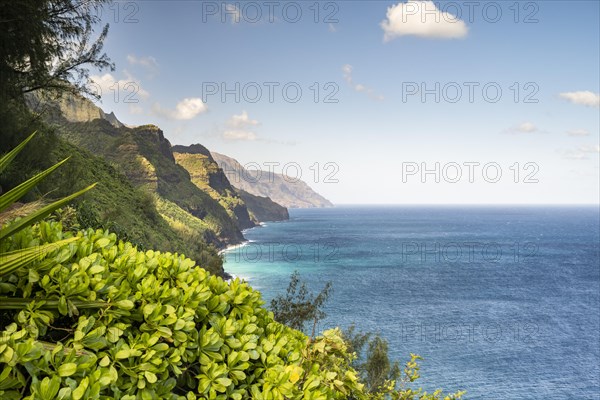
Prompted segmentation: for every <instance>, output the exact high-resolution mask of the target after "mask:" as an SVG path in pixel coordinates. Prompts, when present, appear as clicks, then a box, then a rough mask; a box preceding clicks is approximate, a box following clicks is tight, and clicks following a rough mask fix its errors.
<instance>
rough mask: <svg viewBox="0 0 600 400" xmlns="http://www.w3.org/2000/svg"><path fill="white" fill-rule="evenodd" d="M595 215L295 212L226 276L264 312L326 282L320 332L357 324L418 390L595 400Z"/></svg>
mask: <svg viewBox="0 0 600 400" xmlns="http://www.w3.org/2000/svg"><path fill="white" fill-rule="evenodd" d="M599 218H600V217H599V211H598V207H482V206H480V207H416V206H415V207H367V206H364V207H336V208H332V209H295V210H290V221H287V222H281V223H267V224H266V226H265V227H261V228H254V229H251V230H248V231H246V232H245V237H246V238H247V239H248V240H250V241H251V242H250V243H248V244H247V245H245V246H243V247H239V248H237V249H233V250H230V251H228V252H227V254H226V264H225V270H226V271H227V272H229V273H232V274H234V275H236V276H239V277H240V278H243V279H246V280H247V281H249V282H250V283H251V284H252V286H253V287H255V288H256V289H258V290H260V291H261V292H262V294H263V298H264V299H265V300H266V301H267V302H268V301H269V300H270V299H271V298H272V297H274V296H276V295H277V294H280V293H283V292H284V291H285V289H286V287H287V283H288V282H289V276H290V274H291V273H292V272H293V271H294V270H298V271H299V272H300V273H301V276H302V278H303V279H305V280H306V281H307V282H308V283H309V285H310V287H311V288H313V290H315V291H318V290H319V289H320V288H321V287H322V286H323V285H324V283H325V282H327V281H332V282H333V285H334V293H333V296H332V298H331V300H330V302H329V304H328V305H327V308H326V312H327V313H328V316H327V319H326V320H325V321H323V322H322V323H320V326H319V329H321V330H322V329H327V328H328V327H333V326H341V327H346V326H348V325H350V324H351V323H353V322H354V323H355V324H356V325H357V327H358V328H359V329H362V330H366V331H376V332H379V333H380V334H381V335H383V336H384V337H385V338H386V339H387V340H388V341H389V343H390V348H391V349H392V355H393V357H394V358H396V359H398V360H401V361H404V360H406V359H407V357H408V354H409V353H410V352H413V353H417V354H420V355H421V356H423V357H424V358H425V361H424V362H423V364H422V370H421V372H422V376H423V378H422V379H421V380H420V382H421V385H422V386H423V387H424V388H426V389H428V390H433V389H435V388H436V387H438V386H439V387H443V388H446V389H448V390H456V389H463V390H467V392H468V393H467V396H466V398H467V399H600V322H599V319H600V261H599V240H600V239H599V229H600V228H599V225H600V221H599Z"/></svg>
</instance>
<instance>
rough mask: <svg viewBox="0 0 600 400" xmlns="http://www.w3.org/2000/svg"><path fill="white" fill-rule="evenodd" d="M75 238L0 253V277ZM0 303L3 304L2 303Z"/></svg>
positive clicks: (76, 238) (39, 258)
mask: <svg viewBox="0 0 600 400" xmlns="http://www.w3.org/2000/svg"><path fill="white" fill-rule="evenodd" d="M77 240H79V238H78V237H73V238H69V239H64V240H61V241H58V242H55V243H48V244H45V245H43V246H36V247H28V248H26V249H20V250H15V251H11V252H8V253H4V254H1V255H0V277H1V276H4V275H7V274H10V273H11V272H13V271H14V270H16V269H19V268H21V267H24V266H26V265H28V264H29V263H31V262H33V261H37V260H41V259H42V258H43V257H45V256H46V254H48V253H50V252H52V251H54V250H56V249H58V248H60V247H61V246H64V245H66V244H69V243H72V242H75V241H77ZM0 304H1V305H4V303H0Z"/></svg>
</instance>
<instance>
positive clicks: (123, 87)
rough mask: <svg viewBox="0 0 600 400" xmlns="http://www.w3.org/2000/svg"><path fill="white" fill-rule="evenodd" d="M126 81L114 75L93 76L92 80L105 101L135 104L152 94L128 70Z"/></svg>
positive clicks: (94, 88)
mask: <svg viewBox="0 0 600 400" xmlns="http://www.w3.org/2000/svg"><path fill="white" fill-rule="evenodd" d="M123 73H124V75H125V79H117V78H115V77H114V76H113V75H112V74H109V73H106V74H104V75H92V76H90V80H91V81H92V82H93V83H94V84H95V86H94V87H93V88H92V89H93V90H94V92H98V93H99V94H100V96H101V97H102V98H103V99H113V101H114V99H118V100H117V102H119V101H125V100H127V101H128V102H130V103H135V102H136V101H139V100H146V99H147V98H148V97H150V93H148V92H147V91H146V90H144V89H143V88H142V85H141V83H140V81H139V80H138V79H136V78H135V77H134V76H133V75H131V74H130V73H129V72H128V71H127V70H125V71H123Z"/></svg>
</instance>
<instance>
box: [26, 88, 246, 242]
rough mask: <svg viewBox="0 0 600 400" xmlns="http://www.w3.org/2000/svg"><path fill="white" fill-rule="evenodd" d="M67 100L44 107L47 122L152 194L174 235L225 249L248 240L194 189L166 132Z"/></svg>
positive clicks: (222, 210)
mask: <svg viewBox="0 0 600 400" xmlns="http://www.w3.org/2000/svg"><path fill="white" fill-rule="evenodd" d="M66 97H67V98H63V99H61V100H60V101H59V102H48V103H43V104H41V105H40V104H38V107H43V108H44V109H45V110H46V113H44V117H45V118H46V120H47V121H48V122H49V123H52V124H53V125H55V126H56V127H57V130H58V132H59V134H60V135H61V136H62V137H64V138H65V139H67V140H68V141H70V142H71V143H73V144H75V145H77V146H79V147H81V148H84V149H86V150H89V151H90V152H92V153H93V154H95V155H97V156H100V157H102V158H104V159H105V160H107V161H108V162H109V163H110V164H111V165H112V166H113V167H114V168H116V170H117V171H118V172H120V173H123V174H124V175H125V176H126V177H127V178H128V180H129V181H130V182H131V183H132V184H133V185H134V187H136V188H142V189H143V190H145V191H146V192H147V193H150V194H152V196H153V198H154V203H155V207H156V209H157V210H158V212H159V213H160V215H161V216H162V217H163V218H164V219H165V221H167V222H168V223H169V224H170V225H171V226H172V227H173V229H176V230H177V231H179V232H180V234H181V235H190V234H194V235H200V237H201V238H202V239H203V240H204V241H206V242H208V243H210V244H213V245H215V246H217V247H220V248H222V247H224V246H227V245H229V244H236V243H240V242H241V241H242V240H243V236H242V234H241V231H240V227H238V225H237V222H236V221H234V220H232V218H231V217H230V216H229V214H228V213H227V210H225V208H223V206H222V205H221V204H219V202H218V201H216V200H215V199H213V198H212V197H211V196H210V195H209V194H208V193H206V192H204V191H203V190H201V189H200V188H198V187H197V186H196V185H194V184H193V183H192V181H191V179H190V175H189V173H188V172H187V171H186V170H185V169H184V168H183V167H181V166H180V165H178V164H177V163H176V162H175V157H174V155H173V152H172V150H171V144H170V143H169V141H168V140H167V139H166V138H165V137H164V134H163V132H162V130H160V129H159V128H158V127H156V126H154V125H144V126H139V127H135V128H129V127H126V126H124V125H123V124H121V123H120V122H119V123H115V121H111V118H110V117H108V118H107V117H106V114H104V113H103V112H102V110H100V109H99V108H97V107H96V106H95V105H94V104H93V103H91V102H90V101H89V100H87V99H84V98H82V97H80V96H66ZM63 112H65V113H66V114H63ZM115 120H116V118H115Z"/></svg>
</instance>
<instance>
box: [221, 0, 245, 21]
mask: <svg viewBox="0 0 600 400" xmlns="http://www.w3.org/2000/svg"><path fill="white" fill-rule="evenodd" d="M223 12H224V13H225V16H226V17H227V16H230V18H231V23H232V24H238V23H240V22H241V21H242V20H243V19H244V16H243V15H242V10H240V8H239V7H238V6H237V5H235V4H231V3H226V4H225V9H224V10H223Z"/></svg>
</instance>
